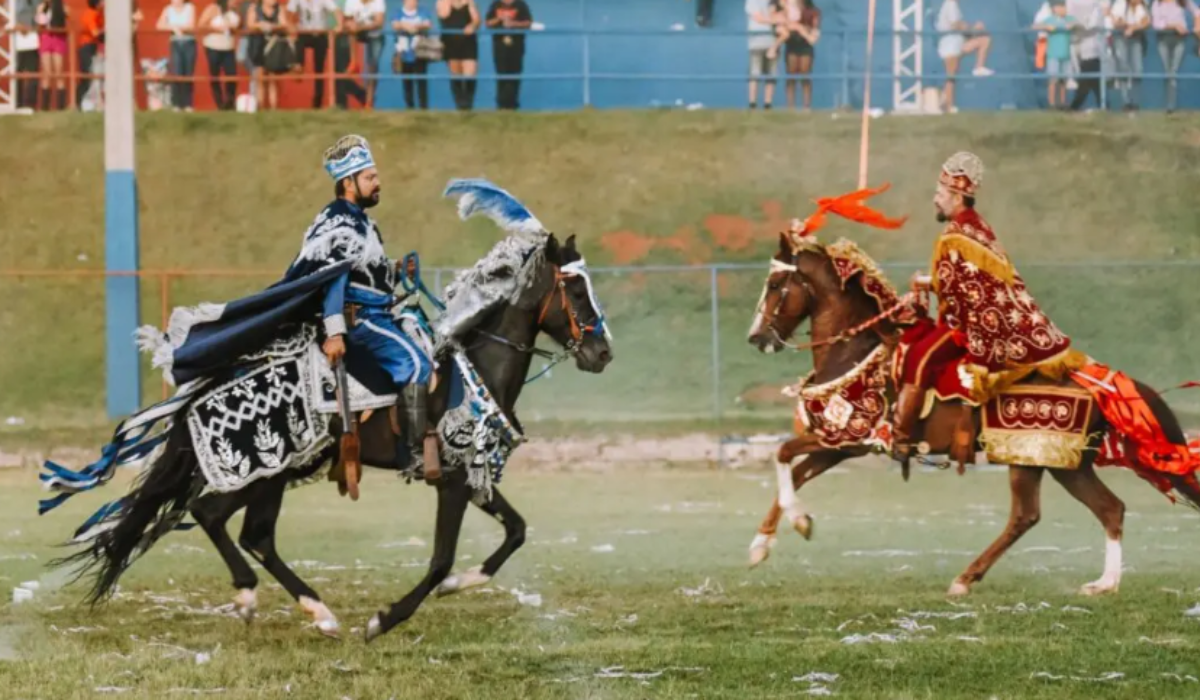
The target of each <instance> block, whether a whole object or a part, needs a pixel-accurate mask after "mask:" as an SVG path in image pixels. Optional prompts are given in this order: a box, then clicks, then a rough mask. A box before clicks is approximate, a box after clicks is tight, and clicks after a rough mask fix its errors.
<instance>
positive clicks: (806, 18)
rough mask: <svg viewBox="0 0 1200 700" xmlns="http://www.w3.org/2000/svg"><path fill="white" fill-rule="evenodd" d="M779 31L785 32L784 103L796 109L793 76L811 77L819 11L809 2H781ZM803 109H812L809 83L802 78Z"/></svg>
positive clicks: (819, 23)
mask: <svg viewBox="0 0 1200 700" xmlns="http://www.w3.org/2000/svg"><path fill="white" fill-rule="evenodd" d="M781 19H782V21H783V28H784V29H785V30H786V32H787V42H786V45H787V102H788V107H789V108H794V107H795V106H796V78H795V77H794V76H797V75H805V76H807V75H811V74H812V68H813V53H814V51H813V49H814V47H815V46H816V44H817V42H818V41H819V40H820V39H821V11H820V10H818V9H817V5H816V3H814V2H813V1H812V0H784V2H783V15H782V18H781ZM800 88H801V90H802V92H803V93H804V109H805V110H808V109H812V80H811V79H809V78H802V79H801V80H800Z"/></svg>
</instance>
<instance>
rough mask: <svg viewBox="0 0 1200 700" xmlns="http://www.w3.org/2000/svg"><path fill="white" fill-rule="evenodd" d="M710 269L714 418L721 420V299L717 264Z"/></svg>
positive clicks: (717, 420)
mask: <svg viewBox="0 0 1200 700" xmlns="http://www.w3.org/2000/svg"><path fill="white" fill-rule="evenodd" d="M708 270H709V284H710V286H711V287H712V382H713V420H714V421H716V422H718V423H719V422H720V421H721V321H720V318H719V313H720V310H721V300H720V296H721V295H720V293H719V287H718V284H717V266H716V265H712V266H710V267H709V268H708Z"/></svg>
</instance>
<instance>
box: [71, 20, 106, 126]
mask: <svg viewBox="0 0 1200 700" xmlns="http://www.w3.org/2000/svg"><path fill="white" fill-rule="evenodd" d="M81 24H82V26H81V27H80V31H79V49H78V51H77V52H76V53H77V55H78V57H79V66H78V70H79V72H80V73H82V74H83V76H82V77H80V78H79V82H78V83H76V85H75V106H76V107H78V108H80V109H83V96H84V95H86V94H87V92H88V89H89V88H91V87H92V79H91V78H89V77H88V76H89V75H92V74H93V72H94V71H93V68H92V61H93V60H94V59H95V58H96V54H97V53H99V51H100V49H101V47H103V46H104V0H87V9H86V10H84V11H83V21H82V22H81Z"/></svg>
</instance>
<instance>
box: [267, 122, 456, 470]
mask: <svg viewBox="0 0 1200 700" xmlns="http://www.w3.org/2000/svg"><path fill="white" fill-rule="evenodd" d="M325 170H326V172H328V173H329V176H330V177H331V178H332V179H333V181H334V183H335V184H334V195H335V199H334V200H333V202H331V203H330V204H329V205H328V206H326V207H325V208H324V209H323V210H321V213H320V214H318V215H317V218H316V220H315V221H314V222H313V225H312V227H311V228H309V230H308V232H307V233H306V234H305V236H304V245H303V247H302V248H301V250H300V254H299V255H298V256H297V258H296V261H295V262H293V264H292V268H293V270H295V269H297V268H298V267H303V268H312V267H314V266H316V267H328V266H333V265H337V264H339V263H344V262H350V263H351V264H350V267H349V269H348V270H346V271H344V272H342V273H341V274H340V275H338V276H337V277H336V278H334V279H333V280H332V281H331V282H330V283H328V284H327V285H326V286H325V289H324V300H323V304H322V306H323V321H324V330H325V342H324V344H323V346H322V351H323V352H324V353H325V356H326V358H328V360H329V363H330V364H331V365H336V364H337V363H339V362H341V361H342V359H343V358H344V357H345V356H346V355H347V350H349V352H350V354H351V355H353V356H356V357H361V358H370V359H369V361H370V362H371V364H374V365H375V366H376V367H377V368H378V369H381V370H383V372H384V373H386V375H387V377H388V379H389V380H390V382H391V384H392V387H391V388H392V389H394V391H395V393H396V395H397V396H398V397H399V399H398V402H399V406H398V409H399V413H400V415H401V416H403V419H404V420H405V427H406V429H407V430H406V434H407V436H408V438H409V444H408V445H407V446H406V448H407V449H409V450H411V456H412V462H411V464H412V467H413V469H414V471H417V472H418V473H420V472H421V471H423V473H424V475H425V477H426V478H427V479H434V478H437V475H438V474H439V473H440V471H441V469H440V466H439V464H438V457H437V438H436V436H435V435H434V434H433V432H432V431H431V430H430V427H429V421H428V409H427V405H428V397H429V387H430V382H431V380H432V379H433V371H434V366H433V362H432V361H431V359H430V357H429V355H428V353H427V352H426V351H425V349H424V347H423V344H422V343H420V342H418V341H416V340H414V339H413V338H411V337H409V336H408V334H406V333H405V332H404V331H403V330H402V329H401V328H400V325H399V324H398V323H397V321H396V319H395V318H394V316H393V313H392V309H393V307H395V306H396V305H397V303H398V302H397V298H396V285H397V282H398V277H397V275H399V274H402V271H401V270H400V269H399V267H400V266H401V265H402V264H403V263H398V262H397V261H395V260H392V259H390V258H388V257H387V254H386V253H385V252H384V249H383V239H382V237H381V236H380V233H379V227H378V226H377V225H376V223H375V221H374V219H372V218H371V217H370V216H368V215H367V210H368V209H370V208H372V207H374V206H376V205H378V204H379V201H380V196H381V193H382V189H381V187H380V182H379V171H378V170H377V169H376V167H375V161H374V159H373V157H372V155H371V148H370V145H369V144H368V143H367V141H366V139H364V138H362V137H361V136H346V137H343V138H341V139H339V140H338V142H337V143H336V144H334V146H333V147H332V148H330V149H329V150H327V151H326V152H325ZM293 270H289V272H288V277H289V278H290V277H294V276H295V273H294V272H293ZM348 369H349V370H350V371H351V374H353V373H354V367H353V363H350V364H349V365H348Z"/></svg>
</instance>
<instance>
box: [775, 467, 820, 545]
mask: <svg viewBox="0 0 1200 700" xmlns="http://www.w3.org/2000/svg"><path fill="white" fill-rule="evenodd" d="M803 459H804V455H800V456H798V457H795V458H793V459H792V462H791V464H784V463H782V462H779V461H778V460H776V462H775V475H776V477H778V479H779V508H780V509H781V510H782V511H783V514H784V515H785V516H787V519H788V522H790V523H791V524H792V527H793V528H795V530H796V532H799V533H800V535H801V536H803V537H804V539H808V538H809V537H810V536H811V535H812V518H810V517H809V515H808V513H805V512H804V506H802V505H800V499H798V498H796V487H795V486H794V485H793V483H792V467H793V466H795V465H796V464H799V463H800V462H801V461H802V460H803Z"/></svg>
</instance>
